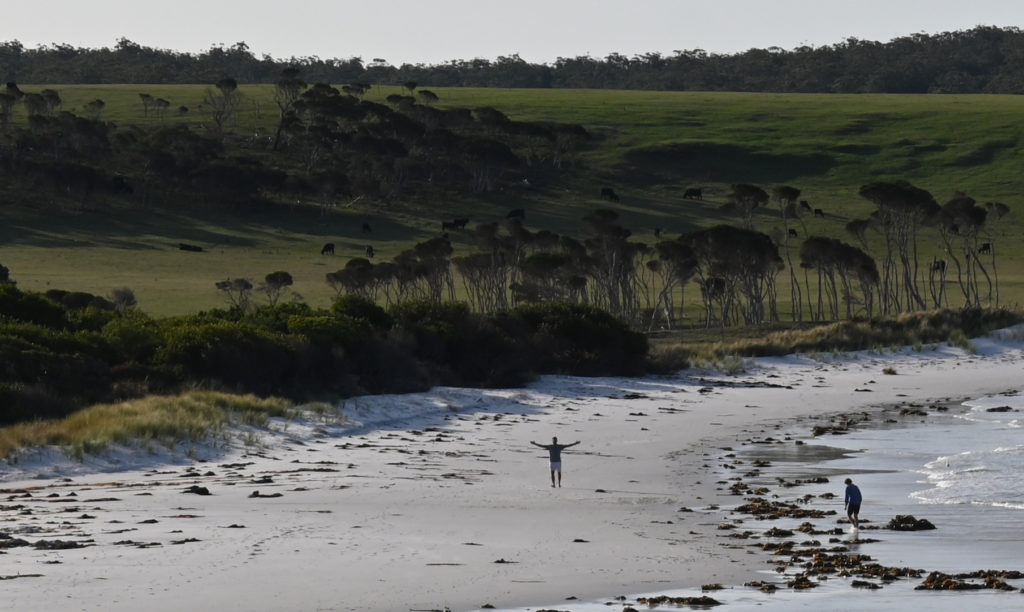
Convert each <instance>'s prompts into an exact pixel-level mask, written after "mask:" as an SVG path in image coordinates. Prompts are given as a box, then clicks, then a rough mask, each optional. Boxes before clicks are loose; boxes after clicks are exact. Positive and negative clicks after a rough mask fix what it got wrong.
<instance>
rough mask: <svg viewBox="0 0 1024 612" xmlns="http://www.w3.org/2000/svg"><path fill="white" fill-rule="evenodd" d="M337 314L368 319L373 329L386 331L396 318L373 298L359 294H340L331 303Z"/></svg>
mask: <svg viewBox="0 0 1024 612" xmlns="http://www.w3.org/2000/svg"><path fill="white" fill-rule="evenodd" d="M331 310H332V311H333V312H334V314H335V315H337V316H340V317H348V318H351V319H358V320H363V321H366V322H367V323H368V324H369V325H370V326H371V327H372V328H373V329H375V330H376V331H378V332H384V331H387V330H389V329H391V326H392V325H393V324H394V320H393V319H392V318H391V315H389V314H388V312H387V311H386V310H384V309H383V308H381V307H380V306H378V305H377V304H376V303H375V302H374V301H373V300H371V299H369V298H365V297H362V296H359V295H354V294H346V295H342V296H339V297H338V298H337V299H335V300H334V303H332V304H331Z"/></svg>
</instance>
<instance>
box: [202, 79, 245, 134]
mask: <svg viewBox="0 0 1024 612" xmlns="http://www.w3.org/2000/svg"><path fill="white" fill-rule="evenodd" d="M241 104H242V93H241V92H240V91H238V82H237V81H235V79H232V78H225V79H221V80H219V81H217V83H216V84H215V85H214V87H213V88H207V90H206V93H205V94H204V95H203V105H204V107H205V110H206V112H207V114H209V116H210V121H211V124H210V131H211V132H213V133H214V134H215V135H216V136H223V135H224V129H225V128H226V127H227V125H228V124H229V123H231V122H232V121H233V120H234V119H235V116H236V115H237V114H238V108H239V106H241Z"/></svg>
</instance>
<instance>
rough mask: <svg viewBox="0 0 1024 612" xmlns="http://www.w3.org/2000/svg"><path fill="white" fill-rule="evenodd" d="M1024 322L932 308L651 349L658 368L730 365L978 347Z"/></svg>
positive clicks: (1009, 314)
mask: <svg viewBox="0 0 1024 612" xmlns="http://www.w3.org/2000/svg"><path fill="white" fill-rule="evenodd" d="M1022 321H1024V313H1021V312H1017V311H1010V310H1005V309H963V310H950V309H941V310H929V311H922V312H914V313H905V314H901V315H898V316H894V317H885V318H873V319H860V320H853V321H841V322H838V323H831V324H828V325H821V326H817V327H812V328H809V329H797V330H791V331H777V332H771V333H768V334H764V335H762V336H758V337H750V338H738V339H730V340H724V341H720V342H711V343H709V342H698V343H688V342H687V340H686V338H685V337H681V338H680V339H679V340H678V341H676V342H673V343H662V344H661V345H659V346H656V347H655V348H654V350H652V352H651V361H652V364H653V367H654V368H655V369H656V370H658V371H662V372H665V371H674V370H680V369H683V368H686V367H691V366H693V365H702V364H729V363H732V361H731V360H730V359H728V358H729V357H769V356H781V355H790V354H794V353H832V354H837V353H843V352H847V351H856V350H868V349H875V350H878V349H883V348H892V347H899V346H923V345H924V344H928V343H936V342H948V343H950V344H951V345H953V346H959V347H961V348H963V349H965V350H967V351H971V352H973V351H974V346H973V345H972V344H971V342H970V341H969V340H968V338H974V337H978V336H981V335H984V334H987V333H989V332H991V331H993V330H996V329H1001V328H1004V327H1009V326H1011V325H1016V324H1018V323H1020V322H1022Z"/></svg>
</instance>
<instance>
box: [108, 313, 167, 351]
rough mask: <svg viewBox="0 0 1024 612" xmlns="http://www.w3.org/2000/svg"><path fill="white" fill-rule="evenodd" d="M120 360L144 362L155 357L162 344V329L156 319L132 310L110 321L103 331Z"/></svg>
mask: <svg viewBox="0 0 1024 612" xmlns="http://www.w3.org/2000/svg"><path fill="white" fill-rule="evenodd" d="M101 333H102V334H103V338H104V339H105V340H106V341H107V343H108V344H109V345H110V347H111V348H112V349H113V350H114V351H115V352H116V353H117V354H118V355H119V356H120V361H133V362H137V363H144V362H147V361H149V360H150V359H152V358H153V355H155V354H156V350H157V348H158V347H159V346H160V342H161V337H160V329H159V326H158V325H157V323H156V321H154V320H152V319H150V318H149V317H147V316H146V315H144V314H142V313H139V312H135V311H131V312H128V313H127V314H125V315H123V316H120V317H117V318H115V319H112V320H111V321H109V322H108V323H107V324H106V325H104V326H103V330H102V332H101Z"/></svg>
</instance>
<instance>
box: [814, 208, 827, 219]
mask: <svg viewBox="0 0 1024 612" xmlns="http://www.w3.org/2000/svg"><path fill="white" fill-rule="evenodd" d="M814 216H815V217H822V218H824V217H825V211H823V210H822V209H820V208H815V209H814Z"/></svg>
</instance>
